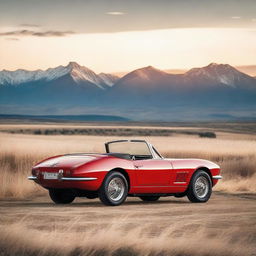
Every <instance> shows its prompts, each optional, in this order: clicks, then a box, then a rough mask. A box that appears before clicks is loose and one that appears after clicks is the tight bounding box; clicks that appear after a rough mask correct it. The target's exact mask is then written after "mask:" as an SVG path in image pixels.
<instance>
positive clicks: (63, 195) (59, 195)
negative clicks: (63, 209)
mask: <svg viewBox="0 0 256 256" xmlns="http://www.w3.org/2000/svg"><path fill="white" fill-rule="evenodd" d="M49 195H50V198H51V199H52V201H53V202H54V203H55V204H70V203H72V202H73V201H74V199H75V198H76V195H75V193H74V192H73V191H72V190H70V189H49Z"/></svg>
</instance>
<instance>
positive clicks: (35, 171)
mask: <svg viewBox="0 0 256 256" xmlns="http://www.w3.org/2000/svg"><path fill="white" fill-rule="evenodd" d="M39 173H40V171H39V169H35V170H34V169H33V170H32V175H33V176H36V177H38V176H39Z"/></svg>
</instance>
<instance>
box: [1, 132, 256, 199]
mask: <svg viewBox="0 0 256 256" xmlns="http://www.w3.org/2000/svg"><path fill="white" fill-rule="evenodd" d="M232 136H233V137H230V134H228V135H227V136H226V137H225V136H224V135H223V134H219V136H218V137H217V139H208V138H198V137H197V136H191V135H190V136H172V137H164V138H163V137H144V138H145V139H147V140H148V141H150V142H151V143H152V144H153V145H155V146H156V148H158V149H159V151H160V152H162V153H163V155H164V156H165V157H168V158H203V159H209V160H212V161H214V162H216V163H218V164H219V165H220V166H221V169H222V174H223V176H224V180H223V181H221V182H219V184H218V185H217V186H216V189H217V190H223V191H229V192H237V191H242V192H244V191H248V192H256V187H255V179H256V154H255V152H256V141H255V137H254V136H253V135H252V136H251V139H249V138H250V137H246V139H243V138H242V139H241V138H240V137H239V136H241V135H237V137H238V138H240V139H237V138H236V135H232ZM219 137H220V138H219ZM117 138H118V137H113V136H110V137H107V136H104V137H100V136H99V137H98V136H79V135H78V136H68V135H66V136H61V135H59V136H58V135H57V136H54V135H53V136H43V135H41V136H36V135H18V134H4V133H2V134H0V142H1V145H0V171H1V177H2V178H1V180H0V198H4V197H15V198H24V197H27V196H29V195H32V194H34V192H35V193H39V191H42V189H40V188H38V187H37V186H35V185H34V184H33V182H30V181H27V180H26V177H27V176H28V175H29V174H30V170H31V167H32V166H33V165H34V164H35V163H36V162H37V161H39V160H42V159H44V158H46V157H48V156H52V155H58V154H63V153H72V152H104V142H105V141H108V140H113V139H117Z"/></svg>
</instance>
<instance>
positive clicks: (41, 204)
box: [0, 199, 190, 208]
mask: <svg viewBox="0 0 256 256" xmlns="http://www.w3.org/2000/svg"><path fill="white" fill-rule="evenodd" d="M35 200H36V199H34V200H33V201H32V200H31V201H28V200H26V201H4V203H3V204H2V203H1V202H0V208H2V207H7V208H15V207H21V208H22V207H28V208H30V207H32V208H34V207H35V208H40V207H41V208H45V207H50V208H56V207H57V208H64V207H65V208H67V207H69V208H77V207H85V206H88V207H107V206H105V205H103V204H102V203H101V202H100V200H97V201H95V200H94V201H90V200H89V199H88V200H87V199H85V200H87V201H81V199H80V201H78V202H76V201H75V202H73V203H72V204H63V205H62V204H54V203H53V202H51V201H49V202H36V201H35ZM189 203H190V202H188V201H184V200H181V201H178V200H163V201H161V200H159V201H156V202H144V201H137V200H136V201H129V200H128V201H126V202H124V203H123V204H122V205H121V207H123V206H126V205H141V206H142V205H168V204H189ZM119 207H120V206H119Z"/></svg>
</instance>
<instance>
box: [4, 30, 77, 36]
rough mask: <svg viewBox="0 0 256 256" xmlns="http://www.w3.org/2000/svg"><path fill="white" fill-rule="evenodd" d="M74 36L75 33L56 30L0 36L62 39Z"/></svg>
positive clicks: (22, 31)
mask: <svg viewBox="0 0 256 256" xmlns="http://www.w3.org/2000/svg"><path fill="white" fill-rule="evenodd" d="M71 34H74V32H73V31H56V30H48V31H33V30H27V29H23V30H14V31H7V32H2V33H0V36H38V37H54V36H57V37H62V36H68V35H71Z"/></svg>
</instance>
